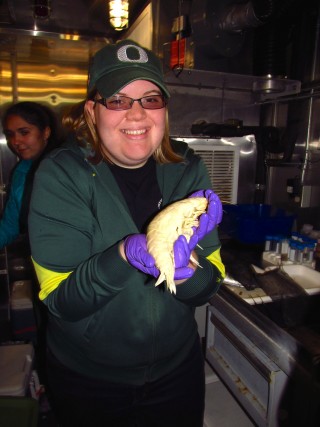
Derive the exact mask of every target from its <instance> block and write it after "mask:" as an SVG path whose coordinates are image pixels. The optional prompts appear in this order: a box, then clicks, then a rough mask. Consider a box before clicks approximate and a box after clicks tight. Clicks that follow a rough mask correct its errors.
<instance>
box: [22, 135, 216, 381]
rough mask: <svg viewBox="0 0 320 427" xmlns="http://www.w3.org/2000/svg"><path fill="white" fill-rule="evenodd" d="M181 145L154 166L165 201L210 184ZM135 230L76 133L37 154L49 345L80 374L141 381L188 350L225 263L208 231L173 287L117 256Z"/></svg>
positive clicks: (34, 207) (36, 197) (34, 233)
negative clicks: (197, 312) (190, 270)
mask: <svg viewBox="0 0 320 427" xmlns="http://www.w3.org/2000/svg"><path fill="white" fill-rule="evenodd" d="M179 147H180V148H179V152H181V153H182V154H183V156H184V158H185V161H184V162H182V163H179V164H164V165H158V164H157V179H158V183H159V187H160V190H161V193H162V197H163V206H166V205H168V204H170V203H172V202H174V201H177V200H180V199H184V198H186V197H187V196H188V195H190V194H191V193H193V192H194V191H196V190H200V189H207V188H210V186H211V184H210V179H209V177H208V174H207V171H206V168H205V166H204V164H203V162H202V160H201V159H200V157H199V156H197V155H195V154H194V153H193V151H192V150H191V149H190V148H188V146H187V144H184V143H179ZM133 233H139V230H138V229H137V226H136V225H135V223H134V221H133V219H132V217H131V215H130V212H129V209H128V207H127V205H126V202H125V200H124V198H123V196H122V193H121V191H120V189H119V187H118V185H117V182H116V181H115V179H114V177H113V175H112V173H111V171H110V169H109V167H108V165H107V163H105V162H104V161H102V162H100V163H99V164H98V165H92V164H91V163H90V162H89V161H88V160H87V158H86V154H85V152H84V150H83V149H80V148H79V147H78V146H77V144H76V143H75V142H74V141H71V142H69V143H68V144H67V145H65V146H63V147H61V148H59V149H57V150H55V151H54V152H52V153H51V154H49V156H48V158H46V159H44V160H43V161H42V163H41V165H40V166H39V169H38V171H37V173H36V176H35V181H34V187H33V194H32V200H31V206H30V214H29V236H30V243H31V251H32V257H33V261H34V263H35V267H36V271H37V274H38V278H39V282H40V286H41V291H40V298H41V299H42V300H43V301H44V303H45V304H46V305H47V307H48V309H49V313H50V314H49V328H48V340H47V341H48V347H49V349H50V350H51V352H52V353H53V354H54V355H55V356H56V358H57V359H58V360H59V361H60V362H61V363H62V364H63V365H65V366H67V367H69V368H70V369H72V370H74V371H77V372H79V373H81V374H83V375H86V376H88V377H91V378H97V379H99V378H103V379H105V380H108V381H111V382H117V383H124V384H137V385H138V384H143V383H145V382H148V381H154V380H157V379H158V378H160V377H162V376H163V375H166V374H167V373H169V372H172V371H173V370H174V369H175V368H176V367H177V366H178V365H179V364H180V363H181V362H182V361H183V359H184V358H185V357H186V356H187V354H188V351H189V350H190V349H191V347H192V346H193V344H194V342H195V340H196V339H197V337H198V335H197V324H196V321H195V319H194V308H195V307H196V306H200V305H203V304H205V303H206V302H207V301H208V300H209V299H210V298H211V297H212V296H213V294H214V293H215V292H217V290H218V288H219V285H220V283H221V281H222V279H223V273H224V270H223V265H222V263H221V259H220V252H219V249H220V242H219V239H218V236H217V231H216V230H214V231H213V232H212V233H210V234H209V235H207V236H206V237H205V238H204V239H203V240H202V241H201V243H200V245H201V248H202V249H200V248H197V253H198V255H199V261H200V264H201V266H202V268H199V267H198V268H197V269H196V271H195V274H194V275H193V277H191V278H190V279H188V280H187V281H185V282H184V283H183V284H181V285H178V286H177V293H176V294H175V295H174V294H171V293H170V292H168V291H167V290H165V287H164V286H160V287H155V286H154V284H155V281H156V279H154V278H153V277H151V276H149V275H147V274H144V273H142V272H140V271H138V270H136V269H135V268H134V267H132V266H131V265H130V264H129V263H127V262H126V261H125V260H124V259H123V258H122V257H121V256H120V253H119V242H120V241H121V240H123V239H124V237H125V236H127V235H129V234H133ZM207 257H209V259H207ZM210 259H211V261H210Z"/></svg>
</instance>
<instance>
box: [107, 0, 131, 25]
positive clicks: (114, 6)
mask: <svg viewBox="0 0 320 427" xmlns="http://www.w3.org/2000/svg"><path fill="white" fill-rule="evenodd" d="M109 20H110V24H111V25H112V26H113V27H114V29H115V30H117V31H122V30H126V29H127V28H128V25H129V1H128V0H109Z"/></svg>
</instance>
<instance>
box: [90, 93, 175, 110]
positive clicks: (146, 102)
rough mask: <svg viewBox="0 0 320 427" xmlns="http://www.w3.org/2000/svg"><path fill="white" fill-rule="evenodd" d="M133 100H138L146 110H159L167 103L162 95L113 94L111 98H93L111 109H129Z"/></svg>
mask: <svg viewBox="0 0 320 427" xmlns="http://www.w3.org/2000/svg"><path fill="white" fill-rule="evenodd" d="M135 101H137V102H139V104H140V105H141V107H142V108H145V109H146V110H159V109H160V108H164V107H165V106H166V104H167V100H166V98H165V97H164V96H163V95H149V96H143V97H142V98H137V99H134V98H129V97H128V96H122V95H115V96H112V97H111V98H100V99H96V100H95V102H96V103H98V104H101V105H103V106H104V107H106V108H107V109H108V110H113V111H122V110H130V108H131V107H132V105H133V103H134V102H135Z"/></svg>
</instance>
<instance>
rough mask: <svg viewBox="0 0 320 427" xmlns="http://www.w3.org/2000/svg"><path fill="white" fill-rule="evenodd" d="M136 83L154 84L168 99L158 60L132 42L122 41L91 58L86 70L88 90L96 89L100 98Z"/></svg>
mask: <svg viewBox="0 0 320 427" xmlns="http://www.w3.org/2000/svg"><path fill="white" fill-rule="evenodd" d="M135 80H148V81H150V82H153V83H154V84H156V85H157V86H158V87H159V88H160V89H161V90H162V92H163V94H164V95H165V96H166V97H168V98H169V97H170V94H169V92H168V89H167V87H166V85H165V83H164V80H163V72H162V64H161V61H160V60H159V58H157V57H156V55H155V54H154V53H153V52H152V51H150V50H149V49H146V48H144V47H142V46H140V45H139V44H138V43H136V42H134V41H132V40H121V41H120V42H118V43H115V44H108V45H107V46H105V47H103V48H102V49H101V50H99V51H98V52H97V53H96V54H95V55H94V57H93V60H92V62H91V65H90V67H89V77H88V91H89V92H90V91H91V90H92V89H93V88H94V87H96V88H97V90H98V92H99V93H100V95H101V96H102V97H104V98H110V97H111V96H113V95H115V94H116V93H118V92H119V91H120V90H121V89H122V88H123V87H124V86H126V85H127V84H129V83H131V82H133V81H135Z"/></svg>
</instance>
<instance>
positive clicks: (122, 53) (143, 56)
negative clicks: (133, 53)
mask: <svg viewBox="0 0 320 427" xmlns="http://www.w3.org/2000/svg"><path fill="white" fill-rule="evenodd" d="M129 47H131V48H134V49H136V50H137V51H138V53H139V58H137V59H130V58H128V55H127V49H128V48H129ZM117 56H118V59H119V61H121V62H138V63H146V62H148V55H147V52H146V51H145V50H143V49H142V48H141V47H140V46H135V45H134V44H127V45H125V46H121V47H120V48H119V50H118V52H117Z"/></svg>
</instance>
